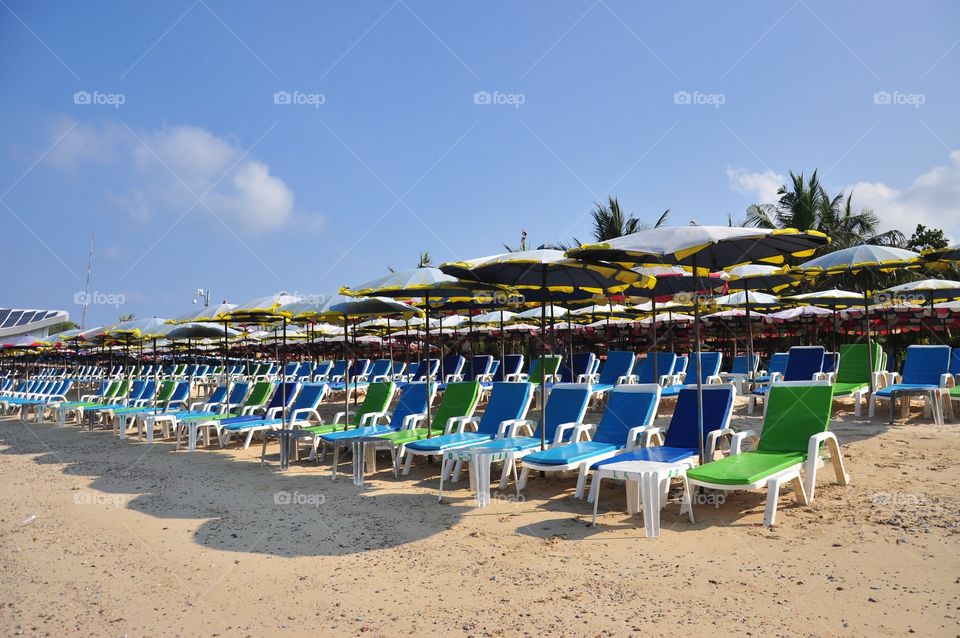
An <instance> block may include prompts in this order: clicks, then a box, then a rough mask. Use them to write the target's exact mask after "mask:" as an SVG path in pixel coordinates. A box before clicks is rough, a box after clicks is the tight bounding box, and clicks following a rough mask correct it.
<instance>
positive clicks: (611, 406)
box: [518, 383, 661, 498]
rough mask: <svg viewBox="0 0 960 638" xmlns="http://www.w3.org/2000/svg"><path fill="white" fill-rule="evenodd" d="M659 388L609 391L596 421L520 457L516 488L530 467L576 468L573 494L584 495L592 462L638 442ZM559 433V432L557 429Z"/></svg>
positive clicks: (630, 387) (631, 387)
mask: <svg viewBox="0 0 960 638" xmlns="http://www.w3.org/2000/svg"><path fill="white" fill-rule="evenodd" d="M660 390H661V388H660V385H659V384H657V383H642V384H630V385H621V386H618V387H616V388H614V389H613V390H611V391H610V394H609V395H608V397H607V405H606V409H605V410H604V412H603V417H601V419H600V423H599V424H597V425H596V426H594V425H589V424H579V425H575V426H574V429H573V432H572V433H571V434H570V437H569V442H567V443H565V444H563V443H561V444H558V445H555V446H553V447H551V448H550V449H549V450H542V451H539V452H534V453H532V454H529V455H527V456H525V457H524V458H523V460H522V461H521V466H522V467H523V472H521V474H520V482H519V486H518V488H519V489H520V490H521V491H522V490H523V488H524V487H525V486H526V484H527V478H528V477H529V475H530V470H539V471H541V472H562V471H567V470H578V471H579V476H578V479H577V490H576V497H577V498H583V489H584V486H585V485H586V483H587V473H588V471H589V469H590V466H591V465H592V464H593V463H596V462H597V461H601V460H603V459H605V458H608V457H611V456H614V455H615V454H617V453H618V452H621V451H623V450H624V449H628V448H633V447H634V446H636V445H637V443H638V438H639V436H640V433H641V432H642V431H643V430H645V429H646V428H648V427H649V426H650V424H651V423H652V422H653V420H654V419H655V418H656V415H657V407H658V406H659V404H660ZM561 429H562V428H561ZM558 434H562V432H560V431H559V430H558Z"/></svg>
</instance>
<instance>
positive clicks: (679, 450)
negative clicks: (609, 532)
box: [588, 384, 736, 524]
mask: <svg viewBox="0 0 960 638" xmlns="http://www.w3.org/2000/svg"><path fill="white" fill-rule="evenodd" d="M702 393H703V450H704V456H705V457H706V458H707V459H712V458H713V457H714V455H715V454H716V452H717V449H718V448H719V443H720V441H721V440H722V439H723V438H728V439H732V438H733V436H734V432H733V430H731V429H730V417H731V415H732V414H733V400H734V397H735V396H736V390H735V389H734V385H733V384H719V385H710V386H708V387H704V388H703V389H702ZM642 435H643V438H642V440H641V447H636V448H634V449H632V450H627V451H626V452H623V453H621V454H617V455H616V456H611V457H610V458H607V459H605V460H602V461H600V462H599V463H594V464H593V465H592V466H591V467H590V471H591V472H593V473H594V479H593V482H592V483H591V484H590V496H589V498H588V500H589V501H590V502H592V503H593V523H594V524H596V521H597V504H598V495H599V493H600V485H601V483H602V475H601V474H600V473H599V472H600V471H601V470H607V469H609V470H614V469H615V468H617V467H621V468H622V467H625V465H617V464H626V463H630V462H633V461H637V462H640V463H644V464H651V463H657V464H661V463H662V464H664V465H675V464H678V463H682V464H684V465H686V466H687V467H688V468H693V467H696V465H697V464H698V462H699V457H700V433H699V426H698V424H697V388H696V386H690V385H688V386H686V387H684V388H683V389H682V390H681V391H680V394H679V395H678V396H677V405H676V408H675V409H674V411H673V416H672V417H670V426H669V427H668V428H667V430H666V434H664V430H663V429H662V428H657V427H652V428H647V429H646V430H644V431H643V433H642ZM611 474H612V475H613V476H612V478H622V476H618V475H617V473H616V472H615V471H613V472H611ZM637 487H638V485H637V484H636V482H635V481H630V482H628V483H627V511H629V512H631V513H634V512H636V511H638V510H639V496H640V491H639V490H638V489H637ZM667 488H669V481H666V482H665V484H664V485H662V486H661V489H663V490H666V489H667ZM665 501H666V499H663V502H665Z"/></svg>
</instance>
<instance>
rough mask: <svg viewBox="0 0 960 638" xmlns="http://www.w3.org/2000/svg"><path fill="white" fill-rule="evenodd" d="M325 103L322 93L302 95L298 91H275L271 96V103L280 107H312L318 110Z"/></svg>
mask: <svg viewBox="0 0 960 638" xmlns="http://www.w3.org/2000/svg"><path fill="white" fill-rule="evenodd" d="M326 102H327V96H326V95H324V94H323V93H302V92H300V91H293V92H290V91H277V92H276V93H274V94H273V103H274V104H279V105H281V106H288V105H289V106H312V107H313V108H315V109H318V108H320V107H321V106H323V105H324V104H326Z"/></svg>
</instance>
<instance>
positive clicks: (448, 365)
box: [440, 354, 467, 377]
mask: <svg viewBox="0 0 960 638" xmlns="http://www.w3.org/2000/svg"><path fill="white" fill-rule="evenodd" d="M466 362H467V360H466V359H464V358H463V357H462V356H461V355H459V354H448V355H447V356H445V357H444V358H443V359H442V360H441V366H440V374H441V375H443V376H444V377H446V376H447V375H448V374H461V373H462V372H463V366H464V364H466Z"/></svg>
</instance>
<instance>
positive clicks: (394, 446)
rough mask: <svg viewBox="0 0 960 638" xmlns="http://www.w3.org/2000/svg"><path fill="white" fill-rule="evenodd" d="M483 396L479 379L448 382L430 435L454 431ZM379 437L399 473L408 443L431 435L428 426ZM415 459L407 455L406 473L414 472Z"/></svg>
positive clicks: (467, 418)
mask: <svg viewBox="0 0 960 638" xmlns="http://www.w3.org/2000/svg"><path fill="white" fill-rule="evenodd" d="M479 399H480V382H479V381H460V382H456V383H448V384H447V389H446V391H444V393H443V399H441V401H440V405H439V406H438V407H437V410H436V412H434V413H433V418H432V420H431V422H430V436H443V435H444V434H450V433H451V432H453V430H454V428H456V427H457V425H458V424H460V423H462V422H466V421H469V420H470V417H472V416H473V411H474V410H475V409H476V407H477V401H478V400H479ZM377 438H380V439H382V440H383V443H378V444H377V448H379V449H389V450H390V453H391V456H393V473H394V476H396V475H397V474H398V470H399V460H400V459H401V458H403V456H404V452H405V446H406V445H407V444H408V443H413V442H414V441H419V440H421V439H425V438H427V428H425V427H424V428H417V427H414V428H407V429H404V430H400V431H398V432H390V433H388V434H381V435H379V436H378V437H377ZM412 463H413V456H412V455H409V456H407V462H406V464H405V466H404V468H403V473H404V475H407V474H409V473H410V466H411V464H412Z"/></svg>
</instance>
